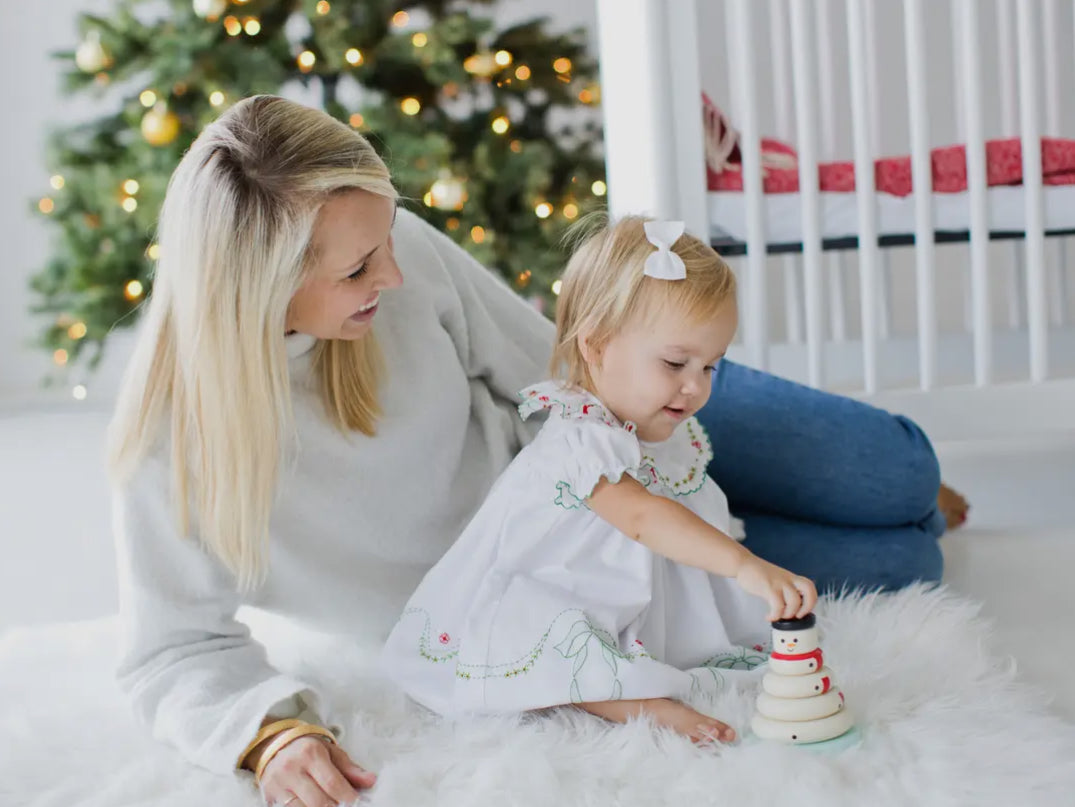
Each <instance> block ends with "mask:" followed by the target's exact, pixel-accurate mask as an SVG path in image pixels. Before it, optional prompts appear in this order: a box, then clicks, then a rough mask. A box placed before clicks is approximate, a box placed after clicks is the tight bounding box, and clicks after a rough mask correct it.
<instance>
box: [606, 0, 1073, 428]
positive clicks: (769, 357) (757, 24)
mask: <svg viewBox="0 0 1075 807" xmlns="http://www.w3.org/2000/svg"><path fill="white" fill-rule="evenodd" d="M597 6H598V35H599V40H600V63H601V75H602V105H603V108H604V116H605V145H606V158H607V164H608V184H609V204H610V208H611V212H612V213H613V215H619V214H622V213H627V212H647V213H650V214H652V215H656V216H661V217H665V218H677V219H682V220H684V221H685V222H686V223H687V228H688V230H689V231H690V232H693V233H695V234H697V235H699V236H703V237H707V238H709V240H710V241H711V243H713V244H714V246H716V247H717V248H718V250H720V251H721V252H722V254H724V255H726V256H727V257H729V259H730V260H733V262H734V263H735V264H736V269H737V274H738V276H739V278H740V282H741V287H742V294H741V300H740V310H741V322H742V328H741V334H740V341H739V342H738V343H737V345H736V346H735V350H734V352H733V353H732V354H731V355H732V357H733V358H736V359H738V360H741V361H744V362H746V363H748V364H750V365H752V366H755V367H758V368H762V369H769V370H772V371H775V372H778V373H780V374H783V375H788V376H790V377H793V378H796V379H798V380H802V381H804V382H806V383H809V384H811V385H813V386H817V387H822V388H827V389H838V390H840V391H842V392H849V393H851V394H856V395H861V396H862V397H864V398H866V399H867V400H869V401H870V402H872V403H875V404H877V405H879V406H882V407H884V408H887V409H891V410H898V411H902V412H905V413H907V414H910V415H912V416H913V417H916V418H917V419H919V420H920V421H922V422H923V423H924V425H926V426H927V427H928V428H929V429H930V430H931V432H932V433H933V434H934V435H935V436H938V437H942V438H946V437H947V438H957V437H971V436H973V437H982V436H991V435H1000V434H1018V433H1026V432H1035V431H1041V430H1070V429H1075V328H1073V327H1072V324H1071V320H1072V317H1071V308H1072V305H1071V301H1070V295H1071V291H1072V289H1071V288H1070V286H1072V285H1075V284H1071V283H1069V279H1068V276H1069V274H1070V267H1068V266H1067V261H1066V254H1065V252H1066V248H1065V243H1066V240H1067V239H1066V238H1065V236H1070V235H1072V234H1075V186H1056V187H1043V183H1042V175H1041V170H1040V164H1041V144H1040V138H1041V136H1042V135H1051V136H1068V137H1072V138H1075V123H1068V122H1067V119H1066V118H1065V117H1064V116H1065V115H1068V116H1069V117H1070V116H1072V115H1075V109H1066V110H1065V105H1062V104H1061V98H1062V97H1069V96H1071V95H1072V93H1073V92H1075V57H1073V55H1072V54H1073V53H1075V46H1073V40H1075V14H1073V11H1072V9H1073V6H1075V4H1073V3H1071V2H1067V0H1064V1H1063V2H1061V0H930V1H929V2H927V0H597ZM938 21H940V22H943V25H939V24H938ZM1061 21H1064V22H1065V23H1066V25H1061ZM983 43H986V44H983ZM886 49H887V50H886ZM986 57H988V58H986ZM994 59H995V64H994V62H993V60H994ZM901 62H902V64H901ZM714 66H716V68H717V70H716V72H718V73H721V72H722V73H723V74H724V75H723V77H722V78H723V83H726V85H727V88H726V94H727V95H728V96H730V97H721V98H720V100H719V101H718V103H720V105H721V106H723V107H724V108H726V109H729V110H730V112H731V115H732V118H733V120H734V121H735V124H736V125H737V127H738V128H739V130H740V132H741V141H740V145H741V148H742V170H743V192H742V193H737V194H728V193H709V192H707V189H706V174H705V167H704V166H705V157H704V142H703V129H702V119H701V95H702V91H703V89H705V90H707V91H709V92H710V94H713V93H714V89H715V88H714V87H713V83H714V82H713V81H712V80H708V81H706V84H707V85H708V86H705V87H703V77H702V75H703V72H704V68H705V67H710V68H712V67H714ZM712 72H714V71H713V70H712V69H711V70H710V74H711V73H712ZM894 75H895V76H898V79H894ZM707 78H709V76H707ZM766 79H770V80H766ZM903 82H905V85H906V94H905V97H901V96H903V89H902V86H900V92H899V93H896V94H892V93H891V92H890V93H889V94H888V96H887V97H886V96H884V91H885V90H884V88H885V87H886V86H892V85H902V84H903ZM941 82H943V86H944V88H945V91H946V92H947V93H950V95H949V96H947V100H946V97H945V96H944V95H940V94H939V92H938V88H939V87H941V86H942V84H941ZM718 83H720V82H718ZM1017 88H1018V89H1017ZM987 90H988V92H987ZM1066 106H1067V107H1071V106H1072V105H1071V104H1067V105H1066ZM793 109H794V111H795V114H794V115H793V114H792V110H793ZM1042 110H1043V111H1044V116H1042V114H1041V111H1042ZM939 112H940V113H943V114H939ZM841 116H842V117H841ZM942 118H944V120H945V121H946V122H947V123H948V125H949V131H948V133H947V134H948V135H949V136H948V138H947V140H945V139H943V138H939V137H937V136H936V131H935V130H937V129H938V128H942V127H939V126H938V125H937V121H938V120H941V119H942ZM931 119H932V120H931ZM931 123H932V124H933V125H932V126H931ZM763 126H764V129H763ZM763 135H772V136H777V137H781V138H783V139H784V140H788V141H791V142H793V143H794V144H795V146H796V148H797V150H798V155H799V161H798V165H799V168H798V170H799V187H800V189H801V190H800V191H799V192H798V193H796V194H764V193H763V192H762V173H761V154H760V150H759V142H760V139H761V137H762V136H763ZM1000 136H1019V137H1020V138H1021V140H1022V159H1023V166H1024V172H1023V173H1024V177H1025V179H1024V183H1023V184H1022V185H1021V186H1017V187H1003V188H987V187H986V163H985V147H984V143H985V140H986V139H987V138H988V137H1000ZM841 140H845V141H846V142H845V143H843V144H841ZM931 141H932V142H931ZM952 142H961V143H966V144H967V146H968V147H967V174H968V177H967V179H968V183H967V185H968V187H967V191H966V192H965V193H962V194H956V195H953V194H948V195H942V194H937V193H934V192H933V191H932V188H931V180H930V176H931V174H930V171H931V168H930V154H929V151H930V148H931V147H933V146H940V145H947V144H948V143H952ZM841 148H842V149H843V151H842V152H841ZM886 152H887V153H904V154H908V153H909V154H910V155H911V165H912V177H913V184H914V192H913V196H912V197H908V198H907V199H905V200H898V203H897V201H894V200H895V197H890V198H885V194H881V193H879V192H877V191H876V190H875V189H874V188H873V187H872V184H873V183H872V182H861V181H860V182H857V183H856V191H855V192H854V193H853V194H839V195H838V196H840V197H842V198H839V199H833V198H830V197H831V194H821V193H820V192H819V191H818V188H817V176H818V171H817V164H818V162H819V161H821V160H831V159H834V158H836V157H844V158H847V157H850V156H852V155H853V157H854V161H855V174H856V176H857V177H863V176H870V177H872V176H873V162H874V159H875V158H877V157H880V156H882V155H883V154H884V153H886ZM1031 167H1033V168H1031ZM896 208H898V209H896ZM841 222H842V224H841ZM953 222H954V223H953ZM1047 236H1055V237H1052V238H1050V239H1049V241H1048V242H1046V237H1047ZM897 247H905V249H897ZM737 255H739V256H742V257H741V258H737V257H735V256H737ZM852 264H854V266H852ZM950 266H961V267H962V271H958V272H953V271H949V267H950ZM854 268H857V271H853V269H854ZM939 270H940V271H939ZM953 281H955V292H954V293H955V294H956V295H957V296H956V302H955V304H954V306H949V307H947V308H944V307H943V306H942V309H941V310H939V307H938V288H939V287H941V288H943V289H948V290H949V291H951V290H952V286H953ZM912 285H913V290H910V287H911V286H912ZM899 287H905V289H906V293H905V295H904V299H903V301H902V302H901V299H900V295H899V294H898V293H896V292H894V291H893V289H894V288H897V289H898V288H899ZM853 298H857V303H858V305H857V309H858V316H857V318H856V317H853V316H851V314H850V311H849V309H850V307H851V303H852V300H853ZM953 307H954V308H958V326H957V327H954V328H953V327H951V322H948V323H947V326H948V327H947V329H945V328H942V327H941V322H942V321H943V320H944V319H945V318H944V317H942V316H940V315H941V314H948V313H949V312H950V311H951V310H952V308H953ZM901 318H902V319H904V320H909V323H910V324H909V325H908V326H907V327H906V328H905V332H904V333H901V332H900V328H899V327H898V324H899V323H898V322H897V320H899V319H901ZM948 319H951V316H950V315H949V316H948Z"/></svg>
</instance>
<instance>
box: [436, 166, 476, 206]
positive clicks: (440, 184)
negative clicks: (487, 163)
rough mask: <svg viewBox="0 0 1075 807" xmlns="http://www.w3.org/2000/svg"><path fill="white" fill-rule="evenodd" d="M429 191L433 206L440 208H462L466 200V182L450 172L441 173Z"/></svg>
mask: <svg viewBox="0 0 1075 807" xmlns="http://www.w3.org/2000/svg"><path fill="white" fill-rule="evenodd" d="M429 191H430V195H431V200H432V202H433V206H434V207H437V208H439V209H440V210H462V209H463V205H464V204H465V203H466V201H467V188H466V184H465V183H464V182H463V180H461V179H460V178H459V177H453V176H451V175H450V174H447V175H446V174H441V176H440V178H439V179H437V181H436V182H434V183H433V187H431V188H430V189H429Z"/></svg>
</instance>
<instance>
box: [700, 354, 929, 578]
mask: <svg viewBox="0 0 1075 807" xmlns="http://www.w3.org/2000/svg"><path fill="white" fill-rule="evenodd" d="M698 419H699V421H700V422H701V423H702V425H703V426H705V428H706V430H707V431H708V432H709V437H710V440H711V441H712V443H713V461H712V463H710V465H709V474H710V476H712V477H713V479H715V480H716V482H717V484H719V485H720V487H721V488H722V489H723V490H724V492H725V493H726V494H727V495H728V501H729V504H730V505H731V509H732V512H733V513H734V514H735V515H737V516H738V517H739V518H742V519H743V520H744V521H745V522H746V529H747V540H746V542H745V545H746V546H747V547H748V548H749V549H750V550H751V551H752V552H754V553H755V554H756V555H759V556H760V557H762V558H765V559H766V560H768V561H770V562H772V563H776V564H778V565H780V566H783V567H785V568H787V569H790V570H791V571H794V572H796V573H798V574H802V575H805V576H807V577H810V578H811V579H812V580H813V581H814V582H815V583H816V584H817V587H818V589H819V590H823V589H832V588H837V589H838V588H840V587H841V586H844V585H850V586H864V587H866V588H884V589H895V588H900V587H902V586H905V585H908V584H909V583H912V582H914V581H916V580H924V581H937V580H940V578H941V571H942V560H941V551H940V547H939V546H938V545H937V539H938V538H939V537H940V536H941V534H942V533H943V532H944V529H945V522H944V517H943V515H942V514H941V513H940V512H939V511H938V510H937V490H938V487H939V486H940V468H939V467H938V465H937V458H936V456H935V455H934V453H933V448H932V446H931V445H930V442H929V440H928V438H927V437H926V436H925V434H924V433H923V432H922V430H921V429H919V428H918V427H917V426H916V425H915V424H914V423H912V422H911V421H910V420H908V419H907V418H904V417H901V416H898V415H890V414H888V413H887V412H884V411H882V410H880V409H876V408H874V407H872V406H868V405H866V404H863V403H860V402H858V401H853V400H851V399H850V398H844V397H841V396H838V395H832V394H829V393H826V392H820V391H818V390H815V389H811V388H809V387H804V386H802V385H800V384H795V383H793V382H791V381H785V380H784V379H781V378H777V377H775V376H772V375H769V374H767V373H761V372H758V371H756V370H751V369H749V368H747V367H743V366H741V365H738V364H734V363H732V362H729V361H726V360H725V361H721V362H720V364H719V365H718V367H717V370H716V372H715V373H714V375H713V395H712V397H710V399H709V403H707V404H706V406H705V408H704V409H702V410H701V411H700V412H699V413H698Z"/></svg>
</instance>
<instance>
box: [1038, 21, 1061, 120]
mask: <svg viewBox="0 0 1075 807" xmlns="http://www.w3.org/2000/svg"><path fill="white" fill-rule="evenodd" d="M1056 6H1057V0H1041V39H1042V48H1041V51H1042V56H1043V57H1044V59H1045V84H1044V88H1045V131H1044V133H1043V134H1045V135H1047V136H1049V137H1059V136H1060V52H1059V50H1058V43H1057V39H1056V37H1057V34H1058V33H1059V31H1058V29H1059V28H1060V15H1059V13H1058V11H1059V10H1058V9H1057V7H1056Z"/></svg>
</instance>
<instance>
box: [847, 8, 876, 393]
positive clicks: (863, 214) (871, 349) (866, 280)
mask: <svg viewBox="0 0 1075 807" xmlns="http://www.w3.org/2000/svg"><path fill="white" fill-rule="evenodd" d="M846 5H847V49H848V62H849V64H848V67H849V76H850V79H851V120H852V124H853V134H854V140H855V197H856V201H857V202H858V234H859V249H858V259H859V284H860V286H861V287H862V292H861V293H862V300H861V310H862V367H863V378H864V380H865V387H866V393H867V394H869V395H872V394H874V393H876V392H877V388H878V380H877V336H878V327H877V326H878V323H877V315H878V305H877V266H878V263H879V262H880V249H879V248H878V246H877V190H876V188H875V186H874V178H873V174H874V172H873V161H874V155H875V152H874V150H873V143H874V140H873V133H872V132H871V126H870V109H869V103H870V101H869V93H868V90H867V85H866V79H865V73H866V51H867V47H866V41H867V40H866V36H865V35H864V34H865V32H864V30H863V14H862V5H863V4H862V3H861V2H860V0H846ZM867 5H869V3H867Z"/></svg>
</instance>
